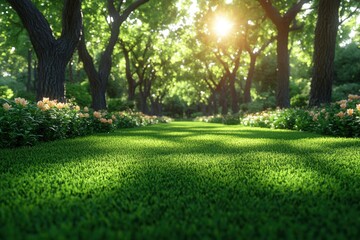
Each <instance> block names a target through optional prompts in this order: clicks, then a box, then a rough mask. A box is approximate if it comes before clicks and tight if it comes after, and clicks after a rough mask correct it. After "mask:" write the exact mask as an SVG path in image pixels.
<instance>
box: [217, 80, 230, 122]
mask: <svg viewBox="0 0 360 240" xmlns="http://www.w3.org/2000/svg"><path fill="white" fill-rule="evenodd" d="M218 89H219V90H220V99H219V102H220V106H221V114H222V115H226V114H227V113H228V101H227V82H226V76H223V77H222V79H221V81H220V83H219V88H218Z"/></svg>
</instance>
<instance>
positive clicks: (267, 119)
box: [241, 94, 360, 137]
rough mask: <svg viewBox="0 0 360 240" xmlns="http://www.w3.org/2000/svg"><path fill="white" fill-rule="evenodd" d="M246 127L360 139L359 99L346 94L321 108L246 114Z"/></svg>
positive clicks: (359, 97) (244, 122)
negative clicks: (309, 132) (310, 132)
mask: <svg viewBox="0 0 360 240" xmlns="http://www.w3.org/2000/svg"><path fill="white" fill-rule="evenodd" d="M241 123H242V124H243V125H245V126H254V127H268V128H281V129H293V130H299V131H312V132H316V133H320V134H326V135H333V136H341V137H360V96H358V95H351V94H350V95H349V96H348V99H346V100H341V101H338V102H336V103H333V104H331V105H329V106H326V107H323V108H312V109H284V110H280V109H277V110H275V111H264V112H261V113H255V114H249V115H247V116H246V117H244V118H243V119H242V121H241Z"/></svg>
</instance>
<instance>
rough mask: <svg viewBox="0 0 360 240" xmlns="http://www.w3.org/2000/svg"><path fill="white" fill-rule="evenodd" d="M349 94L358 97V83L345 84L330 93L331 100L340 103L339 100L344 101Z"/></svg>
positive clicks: (359, 91)
mask: <svg viewBox="0 0 360 240" xmlns="http://www.w3.org/2000/svg"><path fill="white" fill-rule="evenodd" d="M349 93H351V94H356V95H360V83H346V84H343V85H340V86H337V87H334V89H333V92H332V100H333V101H340V100H341V99H346V98H347V96H348V95H349Z"/></svg>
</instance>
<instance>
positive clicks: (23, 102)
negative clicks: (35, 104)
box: [15, 98, 28, 107]
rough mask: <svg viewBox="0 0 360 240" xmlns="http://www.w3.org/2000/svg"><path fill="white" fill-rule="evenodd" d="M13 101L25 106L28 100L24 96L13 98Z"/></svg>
mask: <svg viewBox="0 0 360 240" xmlns="http://www.w3.org/2000/svg"><path fill="white" fill-rule="evenodd" d="M15 103H16V104H18V105H21V106H23V107H25V106H26V105H27V104H28V101H26V100H25V98H15Z"/></svg>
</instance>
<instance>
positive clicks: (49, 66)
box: [36, 49, 67, 102]
mask: <svg viewBox="0 0 360 240" xmlns="http://www.w3.org/2000/svg"><path fill="white" fill-rule="evenodd" d="M57 55H58V54H57V50H56V49H53V50H49V51H48V54H47V56H46V57H45V56H42V57H41V58H39V63H38V74H39V75H38V78H39V83H38V89H37V95H36V99H37V100H41V99H43V98H44V97H47V98H50V99H57V100H58V101H60V102H64V101H65V95H64V94H65V70H66V63H67V62H65V61H64V60H63V59H61V57H57Z"/></svg>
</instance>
